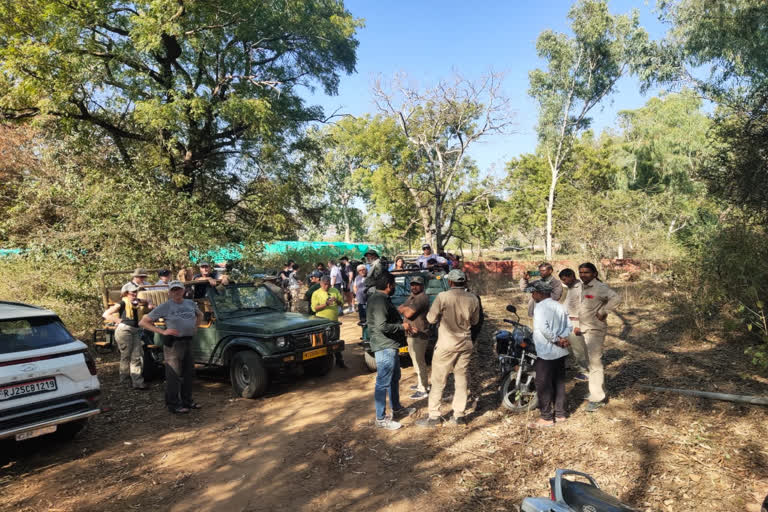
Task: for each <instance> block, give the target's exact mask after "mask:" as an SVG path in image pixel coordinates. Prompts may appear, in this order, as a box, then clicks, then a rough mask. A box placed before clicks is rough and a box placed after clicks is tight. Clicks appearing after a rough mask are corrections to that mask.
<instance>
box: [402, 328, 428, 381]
mask: <svg viewBox="0 0 768 512" xmlns="http://www.w3.org/2000/svg"><path fill="white" fill-rule="evenodd" d="M406 341H407V342H408V353H409V354H410V355H411V361H413V369H414V370H415V371H416V380H417V381H418V382H417V384H416V385H417V386H418V391H426V390H427V389H429V374H428V373H427V359H426V358H425V356H424V355H425V354H426V352H427V345H428V344H429V341H428V340H427V338H421V337H411V336H408V337H407V338H406Z"/></svg>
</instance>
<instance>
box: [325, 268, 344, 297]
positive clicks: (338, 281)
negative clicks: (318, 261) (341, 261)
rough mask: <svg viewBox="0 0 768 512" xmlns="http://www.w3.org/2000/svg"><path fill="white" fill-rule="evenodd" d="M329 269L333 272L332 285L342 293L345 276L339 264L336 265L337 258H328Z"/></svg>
mask: <svg viewBox="0 0 768 512" xmlns="http://www.w3.org/2000/svg"><path fill="white" fill-rule="evenodd" d="M328 270H329V271H330V274H331V286H333V287H334V288H336V289H337V290H339V293H341V288H342V285H343V284H344V278H343V277H342V275H341V269H340V268H339V266H338V265H336V260H328Z"/></svg>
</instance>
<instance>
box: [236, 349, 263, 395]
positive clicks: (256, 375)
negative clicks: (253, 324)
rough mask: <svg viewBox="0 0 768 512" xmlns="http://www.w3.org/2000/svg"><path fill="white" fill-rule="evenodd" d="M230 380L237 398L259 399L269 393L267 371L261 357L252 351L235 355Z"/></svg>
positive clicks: (244, 351)
mask: <svg viewBox="0 0 768 512" xmlns="http://www.w3.org/2000/svg"><path fill="white" fill-rule="evenodd" d="M229 378H230V380H231V381H232V389H233V390H234V391H235V395H237V396H241V397H243V398H257V397H259V396H261V395H263V394H264V393H265V392H266V391H267V383H268V381H269V377H268V376H267V370H266V369H265V368H264V364H263V363H262V362H261V358H260V357H259V355H258V354H256V353H254V352H252V351H250V350H243V351H240V352H238V353H236V354H235V356H234V357H233V358H232V364H230V365H229Z"/></svg>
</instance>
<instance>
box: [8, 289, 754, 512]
mask: <svg viewBox="0 0 768 512" xmlns="http://www.w3.org/2000/svg"><path fill="white" fill-rule="evenodd" d="M613 284H614V285H615V287H616V288H617V289H619V290H620V291H621V293H622V294H623V296H624V298H625V301H624V304H622V306H621V307H620V310H619V313H620V315H618V316H612V317H611V320H610V330H609V338H608V344H607V348H606V361H607V374H608V379H607V386H608V388H609V392H610V396H611V400H610V403H609V405H608V406H607V407H605V408H604V409H602V410H601V411H599V412H597V413H595V414H591V415H590V414H588V413H586V412H584V410H583V409H584V408H583V402H582V400H583V398H584V396H585V394H586V385H584V384H573V383H571V384H569V387H568V390H569V408H570V411H571V418H570V420H569V421H568V422H567V423H564V424H562V425H559V426H557V427H556V428H554V429H551V430H547V431H535V432H531V431H528V429H526V427H525V425H526V423H527V421H528V420H529V419H530V416H529V417H526V415H512V414H509V413H507V412H506V411H504V410H503V409H500V408H499V401H498V398H497V395H496V383H497V380H496V379H497V376H496V374H495V360H494V353H493V347H492V345H491V343H490V337H491V336H490V335H491V333H492V332H493V330H494V329H496V328H498V327H499V326H500V325H501V323H500V319H501V318H503V317H504V315H505V312H504V306H505V305H506V304H507V303H508V302H511V303H516V304H522V301H523V300H524V299H525V298H524V297H523V296H522V294H520V293H519V292H507V293H497V294H494V295H493V296H490V295H486V296H485V297H484V305H485V307H486V313H487V315H488V318H489V320H488V322H487V327H486V328H485V329H484V333H483V337H482V342H481V343H480V344H479V346H478V349H477V351H476V353H475V358H474V361H473V368H472V369H473V372H474V373H473V382H472V398H471V401H472V406H473V410H472V412H471V415H470V419H471V422H470V423H469V425H468V426H466V427H447V426H446V427H442V428H438V429H436V430H433V431H430V430H422V429H419V428H417V427H415V426H413V425H412V422H413V419H408V420H405V423H406V427H405V428H403V429H401V430H399V431H397V432H384V431H380V430H377V429H374V428H373V427H372V419H373V396H372V395H373V380H374V375H372V374H370V373H368V372H367V371H365V369H364V366H363V360H362V352H361V351H360V349H359V348H358V347H357V346H356V345H354V343H355V342H356V341H357V340H358V338H359V332H358V328H357V327H356V326H355V325H354V320H355V319H354V318H352V316H349V317H348V318H347V319H346V320H347V321H346V322H345V327H344V330H343V334H344V337H345V339H346V340H347V341H348V343H349V342H352V343H350V345H349V346H348V350H347V352H346V354H347V356H346V358H347V361H348V363H349V365H350V367H351V368H350V369H348V370H339V369H335V370H334V371H333V372H332V373H331V374H330V375H328V376H326V377H323V378H318V379H308V378H302V379H299V380H297V381H295V382H281V383H276V384H274V385H272V386H271V388H270V392H269V394H268V396H267V397H265V398H262V399H259V400H244V399H234V398H232V395H231V391H230V388H229V385H228V384H227V382H226V381H225V380H224V379H222V378H220V377H219V376H217V375H201V376H200V378H199V379H198V381H197V384H196V389H195V392H196V393H195V397H196V399H197V400H198V401H199V402H201V404H202V405H203V406H204V408H203V409H202V410H200V411H193V413H192V414H190V415H188V416H173V415H170V414H169V413H167V412H165V410H164V408H163V407H162V386H161V385H160V384H154V385H153V386H152V389H151V391H149V392H145V393H143V394H138V393H136V392H130V391H128V390H125V389H119V388H118V387H117V385H116V357H115V355H108V356H104V357H102V361H101V363H100V367H99V368H100V379H101V381H102V386H103V403H104V405H106V406H110V407H112V412H111V413H106V414H102V415H100V416H97V417H96V418H95V419H94V420H93V421H92V422H91V425H90V426H89V428H88V429H87V430H86V431H85V432H83V433H82V434H80V435H79V436H78V438H77V439H76V440H75V441H74V442H72V443H69V444H65V445H55V444H53V443H52V442H50V441H47V440H31V441H28V442H25V443H22V444H18V445H17V444H14V443H2V444H0V496H2V500H0V511H14V512H22V511H40V510H56V511H70V510H71V511H75V510H76V511H118V510H120V511H123V510H151V511H155V510H172V511H213V510H221V511H261V510H264V511H267V510H275V511H281V510H286V511H289V510H291V511H293V510H355V511H358V510H362V511H376V510H392V511H411V510H419V511H421V512H428V511H439V510H453V511H463V510H466V511H469V510H473V511H475V510H478V511H506V510H509V511H512V510H518V508H517V507H518V506H519V504H520V502H521V500H522V498H523V497H525V496H531V495H545V494H547V493H548V490H547V480H548V477H550V476H551V475H553V473H554V471H555V469H556V468H571V469H576V470H581V471H587V472H589V473H592V474H593V475H594V476H595V477H596V478H597V480H598V482H600V483H601V484H602V486H603V487H604V489H606V490H607V491H609V492H612V493H614V494H616V495H617V496H619V497H620V498H622V499H624V500H625V501H628V502H631V503H633V504H635V505H636V506H637V507H639V508H640V509H641V510H653V511H694V510H695V511H702V510H707V511H737V510H738V511H741V510H758V509H759V507H758V506H757V503H758V498H760V499H762V496H764V495H765V493H767V492H768V446H767V440H768V435H766V434H767V432H766V425H768V422H766V418H767V415H766V409H764V408H759V407H756V406H745V405H736V404H732V403H727V402H713V401H708V400H703V399H695V398H690V397H683V396H678V395H673V394H654V393H648V392H644V391H641V390H639V389H638V388H637V387H636V384H638V383H647V384H654V385H661V386H669V387H680V388H690V389H702V390H713V391H722V392H737V393H740V394H761V395H768V380H766V379H765V378H763V377H760V376H758V375H755V374H754V373H753V371H752V370H751V369H750V368H749V366H747V364H746V362H745V359H744V357H743V356H742V347H741V346H738V345H735V344H731V342H729V341H728V340H727V337H726V336H724V334H723V333H718V332H711V333H707V334H706V335H702V336H700V337H697V338H695V339H694V338H691V337H689V336H687V335H685V334H684V332H685V329H683V327H684V325H683V322H684V319H682V318H679V317H678V316H676V314H675V309H674V307H673V306H671V305H670V301H669V297H668V296H666V295H665V294H666V293H667V292H665V291H664V290H665V289H664V287H663V286H660V285H657V284H654V283H653V282H651V281H645V282H641V283H613ZM414 379H415V378H414V376H413V370H412V369H410V368H407V369H404V371H403V382H402V385H401V389H402V390H403V393H404V395H405V397H404V400H403V402H404V403H405V404H409V402H410V401H409V400H408V399H407V394H406V391H407V388H408V386H409V385H410V384H412V383H413V382H414ZM448 392H449V391H447V393H448ZM415 405H416V406H418V407H419V408H420V410H419V415H423V414H425V411H424V408H425V405H426V404H425V401H420V402H417V403H416V404H415ZM444 407H445V412H446V413H448V411H449V409H450V404H449V403H445V404H444Z"/></svg>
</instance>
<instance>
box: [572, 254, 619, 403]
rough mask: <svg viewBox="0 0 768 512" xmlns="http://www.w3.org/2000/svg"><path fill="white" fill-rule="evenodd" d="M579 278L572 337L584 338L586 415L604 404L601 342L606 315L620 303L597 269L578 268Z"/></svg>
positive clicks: (581, 266)
mask: <svg viewBox="0 0 768 512" xmlns="http://www.w3.org/2000/svg"><path fill="white" fill-rule="evenodd" d="M579 277H580V278H581V303H580V304H579V326H578V327H577V328H576V329H574V331H573V332H574V334H576V335H577V336H580V335H583V336H584V343H585V344H586V346H587V359H588V361H589V399H588V400H589V403H588V404H587V408H586V411H587V412H595V411H596V410H598V409H599V408H601V407H602V406H603V405H605V402H604V400H605V385H604V379H605V375H604V373H603V359H602V358H603V343H604V342H605V333H606V331H607V330H608V324H607V323H606V321H605V319H606V318H607V317H608V313H610V312H611V311H613V310H614V309H616V306H617V305H618V304H619V301H620V300H621V299H620V298H619V296H618V295H617V294H616V292H615V291H613V290H611V289H610V288H608V286H607V285H606V284H605V283H603V282H602V281H600V279H598V277H597V268H596V267H595V266H594V265H593V264H592V263H582V264H581V265H579Z"/></svg>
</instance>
